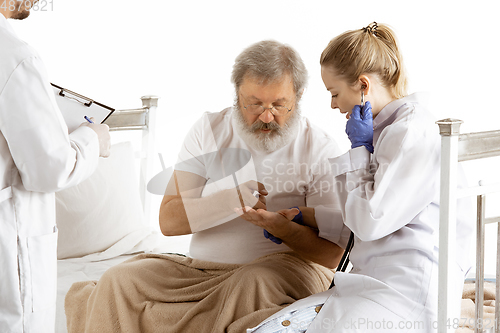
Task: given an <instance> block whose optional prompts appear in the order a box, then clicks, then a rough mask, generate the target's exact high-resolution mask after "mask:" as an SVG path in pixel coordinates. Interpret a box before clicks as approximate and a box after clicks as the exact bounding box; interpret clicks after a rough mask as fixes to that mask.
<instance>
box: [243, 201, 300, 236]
mask: <svg viewBox="0 0 500 333" xmlns="http://www.w3.org/2000/svg"><path fill="white" fill-rule="evenodd" d="M236 212H237V213H238V214H240V217H241V218H243V219H244V220H246V221H248V222H251V223H253V224H255V225H256V226H259V227H262V228H263V229H264V230H266V231H268V233H270V234H271V236H270V237H269V239H271V240H272V241H273V242H275V243H277V244H280V243H281V242H280V241H278V240H281V239H282V238H285V239H286V237H287V235H288V234H289V231H290V222H291V221H292V219H293V218H294V217H295V215H297V214H298V213H299V210H298V209H297V208H290V209H282V210H279V211H277V212H268V211H266V210H263V209H257V210H255V209H252V208H251V207H245V211H243V210H242V209H236ZM271 237H272V238H271Z"/></svg>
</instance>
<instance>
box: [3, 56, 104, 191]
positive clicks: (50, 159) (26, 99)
mask: <svg viewBox="0 0 500 333" xmlns="http://www.w3.org/2000/svg"><path fill="white" fill-rule="evenodd" d="M0 130H1V132H2V134H3V136H4V137H5V140H6V141H7V144H8V146H9V150H10V153H11V155H12V158H13V160H14V163H15V164H16V166H17V168H18V170H19V173H20V175H21V179H22V181H23V185H24V187H25V188H26V189H27V190H30V191H38V192H54V191H58V190H61V189H63V188H66V187H70V186H73V185H76V184H78V183H79V182H81V181H82V180H84V179H85V178H87V177H88V176H90V175H91V174H92V173H93V172H94V170H95V168H96V167H97V162H98V158H99V142H98V138H97V134H96V133H95V132H94V131H93V130H92V129H90V128H78V129H77V130H75V131H74V132H73V133H71V135H68V128H67V126H66V124H65V122H64V120H63V117H62V115H61V112H60V111H59V108H58V107H57V104H56V101H55V97H54V93H53V91H52V89H51V87H50V85H49V81H48V78H47V75H46V73H45V68H44V66H43V63H42V61H41V60H40V59H39V58H38V57H31V58H27V59H25V60H24V61H23V62H21V63H20V64H19V65H18V66H17V67H16V69H15V70H14V71H13V72H12V74H11V75H10V77H9V80H8V81H7V83H6V84H5V86H4V87H3V89H2V90H1V92H0Z"/></svg>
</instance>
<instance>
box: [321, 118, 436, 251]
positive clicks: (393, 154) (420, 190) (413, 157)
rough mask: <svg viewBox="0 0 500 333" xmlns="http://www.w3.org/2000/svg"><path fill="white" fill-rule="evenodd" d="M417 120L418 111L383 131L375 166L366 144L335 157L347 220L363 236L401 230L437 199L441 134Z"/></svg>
mask: <svg viewBox="0 0 500 333" xmlns="http://www.w3.org/2000/svg"><path fill="white" fill-rule="evenodd" d="M412 119H414V113H413V114H412V115H411V116H409V117H408V119H406V120H403V121H400V122H399V123H397V124H393V125H390V126H388V127H387V128H386V129H385V130H384V132H383V133H382V135H381V136H380V139H379V142H378V144H377V146H376V148H375V152H374V162H376V163H375V165H371V164H370V153H369V152H368V151H367V150H366V148H365V147H358V148H355V149H351V150H350V151H349V152H347V153H346V154H344V155H342V156H340V157H338V158H336V159H333V160H331V161H332V162H333V166H334V167H336V168H337V171H338V176H337V180H338V182H339V184H340V185H341V186H339V188H341V191H342V193H341V194H340V197H341V198H342V199H341V202H343V203H344V204H343V205H342V206H341V208H342V210H343V215H344V223H345V224H346V225H347V226H348V227H349V228H350V229H351V230H352V231H353V232H354V234H355V235H356V236H357V237H359V238H360V239H361V240H363V241H372V240H377V239H380V238H382V237H385V236H387V235H389V234H391V233H393V232H395V231H396V230H399V229H400V228H402V227H403V226H404V225H406V224H408V223H409V222H410V221H412V219H413V218H414V217H415V216H416V215H417V214H419V213H420V212H421V211H422V210H424V209H425V208H426V207H427V206H428V205H429V204H430V203H431V202H432V201H433V200H434V199H435V198H436V193H438V192H437V188H438V187H437V186H438V181H439V156H440V154H439V149H440V148H439V138H438V136H435V135H434V132H433V131H431V129H429V128H426V127H425V126H426V125H425V124H422V123H421V121H420V120H419V121H412ZM436 133H437V132H436ZM371 167H372V169H370V168H371Z"/></svg>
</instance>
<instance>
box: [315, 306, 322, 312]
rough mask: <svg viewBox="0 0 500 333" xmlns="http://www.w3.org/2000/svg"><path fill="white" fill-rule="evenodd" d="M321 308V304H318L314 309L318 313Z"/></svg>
mask: <svg viewBox="0 0 500 333" xmlns="http://www.w3.org/2000/svg"><path fill="white" fill-rule="evenodd" d="M320 310H321V305H318V306H317V307H316V308H315V309H314V311H316V313H319V311H320Z"/></svg>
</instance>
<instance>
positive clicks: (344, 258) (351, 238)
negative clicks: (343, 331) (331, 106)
mask: <svg viewBox="0 0 500 333" xmlns="http://www.w3.org/2000/svg"><path fill="white" fill-rule="evenodd" d="M364 106H365V93H364V91H363V89H361V109H363V107H364ZM353 246H354V233H353V232H352V231H351V235H350V236H349V240H348V241H347V246H346V248H345V251H344V254H343V255H342V258H341V259H340V263H339V265H338V266H337V269H336V270H335V272H345V270H346V269H347V265H349V254H351V250H352V247H353ZM334 286H335V277H334V278H333V280H332V283H331V284H330V288H328V289H331V288H332V287H334Z"/></svg>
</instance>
